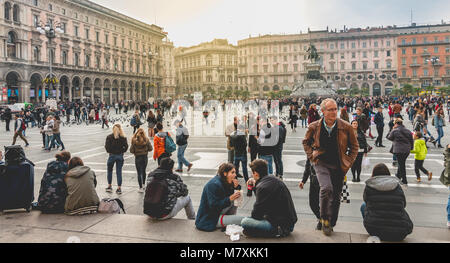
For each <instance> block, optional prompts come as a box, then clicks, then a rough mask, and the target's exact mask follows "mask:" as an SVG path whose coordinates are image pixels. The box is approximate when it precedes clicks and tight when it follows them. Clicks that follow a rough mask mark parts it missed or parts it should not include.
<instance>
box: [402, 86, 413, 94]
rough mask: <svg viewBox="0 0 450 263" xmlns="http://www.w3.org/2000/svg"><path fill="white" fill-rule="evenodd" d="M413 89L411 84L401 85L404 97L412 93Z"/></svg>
mask: <svg viewBox="0 0 450 263" xmlns="http://www.w3.org/2000/svg"><path fill="white" fill-rule="evenodd" d="M413 88H414V87H413V86H412V85H411V84H405V85H403V88H402V90H403V93H404V94H405V95H408V94H410V93H413Z"/></svg>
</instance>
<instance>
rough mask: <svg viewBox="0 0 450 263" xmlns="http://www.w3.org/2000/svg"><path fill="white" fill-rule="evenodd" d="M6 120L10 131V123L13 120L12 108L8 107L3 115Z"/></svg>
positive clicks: (7, 128) (7, 129)
mask: <svg viewBox="0 0 450 263" xmlns="http://www.w3.org/2000/svg"><path fill="white" fill-rule="evenodd" d="M3 116H4V117H3V118H4V119H5V122H6V131H10V130H9V123H10V122H11V119H12V114H11V109H10V108H6V110H5V113H4V115H3Z"/></svg>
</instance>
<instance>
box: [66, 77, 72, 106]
mask: <svg viewBox="0 0 450 263" xmlns="http://www.w3.org/2000/svg"><path fill="white" fill-rule="evenodd" d="M67 87H68V89H69V101H70V102H72V82H71V81H69V83H68V86H67Z"/></svg>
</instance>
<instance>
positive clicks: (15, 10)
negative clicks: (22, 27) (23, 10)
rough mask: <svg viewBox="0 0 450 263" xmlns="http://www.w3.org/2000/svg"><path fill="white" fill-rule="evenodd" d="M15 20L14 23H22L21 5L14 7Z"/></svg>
mask: <svg viewBox="0 0 450 263" xmlns="http://www.w3.org/2000/svg"><path fill="white" fill-rule="evenodd" d="M13 20H14V22H20V8H19V5H14V7H13Z"/></svg>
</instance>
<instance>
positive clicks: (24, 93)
mask: <svg viewBox="0 0 450 263" xmlns="http://www.w3.org/2000/svg"><path fill="white" fill-rule="evenodd" d="M30 87H31V82H28V81H23V82H20V88H19V100H20V101H21V102H29V101H30Z"/></svg>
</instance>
